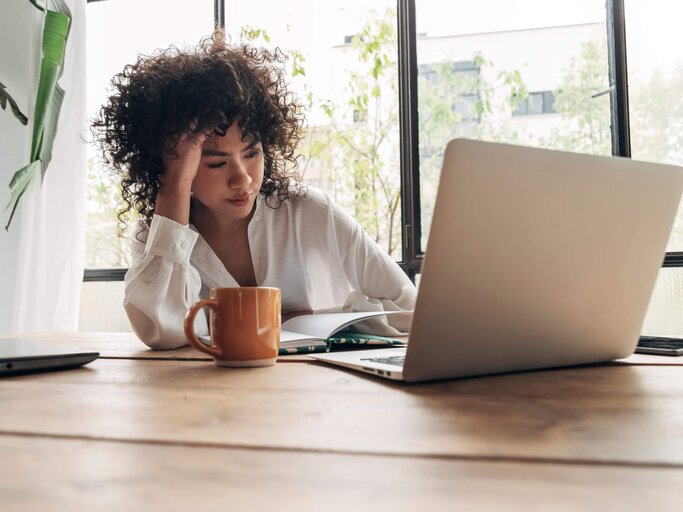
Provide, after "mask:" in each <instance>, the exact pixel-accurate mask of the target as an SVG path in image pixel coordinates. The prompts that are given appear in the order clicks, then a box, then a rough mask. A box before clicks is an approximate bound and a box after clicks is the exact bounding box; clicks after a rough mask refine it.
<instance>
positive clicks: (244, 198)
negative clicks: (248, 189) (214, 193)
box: [228, 194, 251, 206]
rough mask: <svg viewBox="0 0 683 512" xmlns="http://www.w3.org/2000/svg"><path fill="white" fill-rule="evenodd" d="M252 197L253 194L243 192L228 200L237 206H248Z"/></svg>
mask: <svg viewBox="0 0 683 512" xmlns="http://www.w3.org/2000/svg"><path fill="white" fill-rule="evenodd" d="M250 199H251V194H243V195H241V196H239V197H235V198H232V199H228V202H229V203H231V204H234V205H235V206H246V205H248V204H249V200H250Z"/></svg>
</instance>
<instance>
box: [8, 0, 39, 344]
mask: <svg viewBox="0 0 683 512" xmlns="http://www.w3.org/2000/svg"><path fill="white" fill-rule="evenodd" d="M40 20H41V17H40V13H39V11H38V10H37V9H36V8H35V7H33V6H32V5H31V4H30V3H29V2H27V1H26V0H3V2H2V6H0V82H2V83H3V85H5V86H6V87H7V91H8V92H9V93H10V94H11V95H12V97H13V98H14V99H15V100H16V101H17V103H18V104H19V108H20V109H21V111H22V112H23V113H24V114H26V115H29V126H22V125H21V124H20V123H19V121H17V119H16V118H15V117H14V115H12V113H11V111H10V110H9V105H7V110H0V213H1V215H0V336H1V335H6V334H8V333H9V332H10V328H11V323H12V322H11V315H12V310H13V302H14V292H15V282H14V280H15V274H16V268H17V251H18V246H19V229H18V226H19V225H20V222H19V220H20V219H19V217H20V216H21V212H20V211H18V212H17V214H16V215H15V216H14V219H13V221H12V226H11V227H10V230H9V232H7V231H5V225H6V224H7V219H8V213H7V212H1V210H2V209H4V207H5V205H6V204H7V202H8V201H9V197H10V195H9V181H10V179H11V178H12V175H13V174H14V172H15V171H17V170H19V169H20V168H21V167H23V166H24V165H26V164H27V163H28V154H29V151H30V143H31V132H30V113H29V107H31V108H32V107H33V102H34V97H33V96H34V94H35V93H34V88H33V87H32V86H31V83H32V82H35V81H36V79H35V76H36V75H37V73H38V64H37V63H36V62H35V61H36V58H35V57H37V55H36V51H37V49H38V44H34V43H33V40H34V38H35V37H39V33H40V32H39V30H40ZM19 210H20V209H19Z"/></svg>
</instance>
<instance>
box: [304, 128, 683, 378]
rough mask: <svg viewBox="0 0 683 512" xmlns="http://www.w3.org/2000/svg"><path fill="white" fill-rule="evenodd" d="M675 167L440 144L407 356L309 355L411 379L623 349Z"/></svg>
mask: <svg viewBox="0 0 683 512" xmlns="http://www.w3.org/2000/svg"><path fill="white" fill-rule="evenodd" d="M682 191H683V169H682V168H679V167H675V166H667V165H658V164H651V163H644V162H637V161H633V160H629V159H625V158H612V157H599V156H589V155H579V154H573V153H565V152H560V151H550V150H543V149H533V148H527V147H519V146H511V145H507V144H495V143H487V142H479V141H471V140H463V139H457V140H454V141H451V142H450V143H449V144H448V147H447V149H446V153H445V156H444V162H443V168H442V173H441V181H440V183H439V190H438V193H437V198H436V204H435V208H434V216H433V219H432V227H431V231H430V234H429V244H428V246H427V249H426V253H425V259H424V264H423V269H422V276H421V281H420V287H419V292H418V297H417V304H416V306H415V314H414V318H413V324H412V329H411V334H410V337H409V342H408V346H407V349H381V350H367V351H361V352H357V351H354V352H343V353H332V354H320V355H311V357H314V358H315V359H318V360H320V361H325V362H328V363H333V364H338V365H342V366H346V367H349V368H354V369H357V370H361V371H364V372H368V373H372V374H375V375H380V376H382V377H387V378H390V379H398V380H406V381H411V382H416V381H426V380H434V379H446V378H452V377H467V376H474V375H485V374H493V373H502V372H513V371H520V370H531V369H537V368H550V367H558V366H567V365H576V364H584V363H593V362H598V361H605V360H610V359H616V358H621V357H625V356H628V355H629V354H631V353H633V351H634V349H635V346H636V343H637V342H638V337H639V333H640V328H641V325H642V323H643V320H644V317H645V313H646V310H647V306H648V303H649V300H650V295H651V294H652V290H653V288H654V284H655V279H656V277H657V273H658V271H659V268H660V266H661V264H662V261H663V258H664V255H665V251H666V245H667V241H668V238H669V234H670V232H671V229H672V226H673V222H674V219H675V217H676V212H677V209H678V203H679V201H680V198H681V193H682Z"/></svg>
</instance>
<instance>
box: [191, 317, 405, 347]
mask: <svg viewBox="0 0 683 512" xmlns="http://www.w3.org/2000/svg"><path fill="white" fill-rule="evenodd" d="M388 315H412V312H406V311H372V312H367V311H366V312H355V313H320V314H311V315H301V316H297V317H294V318H290V319H289V320H287V321H286V322H284V323H283V324H282V330H281V332H280V355H287V354H308V353H312V352H327V351H328V350H329V349H330V348H331V347H332V346H333V345H402V344H404V343H405V342H404V341H402V340H399V339H394V338H387V337H385V336H378V335H376V334H373V333H372V326H370V327H368V326H367V325H363V327H362V328H359V329H355V328H354V324H358V323H360V322H363V321H364V320H369V319H372V318H376V317H381V316H388ZM349 328H352V329H354V330H353V332H351V331H350V330H349ZM356 330H358V331H360V332H356ZM365 331H367V332H365ZM200 339H201V340H202V341H204V342H205V343H211V339H210V338H209V336H208V335H206V336H200Z"/></svg>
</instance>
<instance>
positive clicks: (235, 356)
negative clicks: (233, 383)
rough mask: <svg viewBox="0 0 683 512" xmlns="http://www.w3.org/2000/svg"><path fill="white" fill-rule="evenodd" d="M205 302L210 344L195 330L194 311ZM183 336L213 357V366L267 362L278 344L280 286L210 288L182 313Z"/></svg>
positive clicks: (271, 357) (263, 364)
mask: <svg viewBox="0 0 683 512" xmlns="http://www.w3.org/2000/svg"><path fill="white" fill-rule="evenodd" d="M205 306H208V307H209V308H210V309H211V313H210V315H209V326H210V329H209V331H210V332H211V345H207V344H205V343H202V342H201V341H200V340H199V338H197V334H196V333H195V332H194V320H195V316H197V312H198V311H199V310H200V309H201V308H203V307H205ZM185 336H186V337H187V339H188V341H189V342H190V344H191V345H192V346H194V347H195V348H196V349H197V350H201V351H202V352H205V353H207V354H209V355H210V356H211V357H213V358H214V360H215V362H216V366H241V367H244V366H269V365H272V364H275V360H276V359H277V353H278V350H279V348H280V289H279V288H266V287H262V286H254V287H248V286H245V287H241V288H212V289H211V293H210V298H209V299H204V300H200V301H199V302H196V303H195V304H194V305H192V307H191V308H190V309H189V310H188V311H187V315H185Z"/></svg>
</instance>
